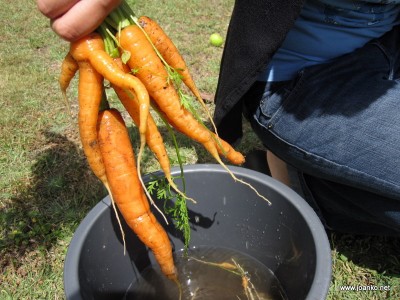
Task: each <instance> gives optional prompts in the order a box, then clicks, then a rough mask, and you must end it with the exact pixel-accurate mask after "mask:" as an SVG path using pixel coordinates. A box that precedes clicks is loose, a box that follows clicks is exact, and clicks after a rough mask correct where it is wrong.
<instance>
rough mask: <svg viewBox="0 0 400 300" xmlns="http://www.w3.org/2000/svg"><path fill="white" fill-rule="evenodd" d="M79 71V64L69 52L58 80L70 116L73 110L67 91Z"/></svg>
mask: <svg viewBox="0 0 400 300" xmlns="http://www.w3.org/2000/svg"><path fill="white" fill-rule="evenodd" d="M78 69H79V66H78V63H77V62H76V61H75V59H74V58H73V57H72V55H71V53H69V52H68V54H67V55H66V56H65V58H64V59H63V61H62V64H61V72H60V77H59V78H58V83H59V84H60V88H61V92H62V94H63V97H64V101H65V104H66V106H67V109H68V112H69V113H70V114H71V108H70V106H69V102H68V99H67V89H68V86H69V84H70V83H71V80H72V78H74V76H75V74H76V72H77V71H78Z"/></svg>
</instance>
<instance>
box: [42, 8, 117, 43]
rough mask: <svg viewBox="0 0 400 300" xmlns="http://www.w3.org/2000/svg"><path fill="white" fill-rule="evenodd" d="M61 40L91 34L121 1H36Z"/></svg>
mask: <svg viewBox="0 0 400 300" xmlns="http://www.w3.org/2000/svg"><path fill="white" fill-rule="evenodd" d="M36 3H37V6H38V9H39V11H40V12H41V13H42V14H43V15H45V16H46V17H48V18H49V19H50V21H51V28H52V29H53V30H54V32H55V33H57V34H58V35H59V36H60V37H61V38H63V39H64V40H67V41H70V42H72V41H76V40H78V39H80V38H82V37H84V36H85V35H87V34H89V33H91V32H93V31H94V30H95V29H96V28H97V27H98V26H99V25H100V24H101V23H102V22H103V20H104V19H105V18H106V17H107V15H108V14H109V13H110V12H111V11H112V10H113V9H114V8H115V7H117V6H118V5H119V4H120V3H121V0H96V1H92V0H57V1H54V0H36Z"/></svg>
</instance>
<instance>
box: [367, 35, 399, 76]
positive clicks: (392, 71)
mask: <svg viewBox="0 0 400 300" xmlns="http://www.w3.org/2000/svg"><path fill="white" fill-rule="evenodd" d="M371 45H374V46H376V47H378V48H379V49H380V50H381V51H382V52H383V54H384V55H385V57H386V59H387V61H388V63H389V74H388V78H387V79H388V80H393V79H394V61H393V59H392V56H391V55H390V53H389V52H388V51H387V49H386V48H385V46H383V45H382V44H381V43H380V42H379V41H374V42H371Z"/></svg>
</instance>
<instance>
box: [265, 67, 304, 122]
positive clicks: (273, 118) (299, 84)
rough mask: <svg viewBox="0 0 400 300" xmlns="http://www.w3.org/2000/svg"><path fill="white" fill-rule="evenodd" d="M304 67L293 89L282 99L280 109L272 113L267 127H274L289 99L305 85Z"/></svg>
mask: <svg viewBox="0 0 400 300" xmlns="http://www.w3.org/2000/svg"><path fill="white" fill-rule="evenodd" d="M304 72H305V71H304V69H303V70H301V71H300V72H299V75H298V78H297V81H296V84H295V85H294V87H293V89H292V90H291V91H290V93H289V95H288V97H287V98H286V99H284V100H283V101H282V104H281V105H280V107H279V108H278V110H277V111H276V112H275V113H274V114H272V115H271V118H270V120H269V122H268V127H267V129H272V128H273V127H274V124H275V123H276V119H277V118H278V116H279V115H280V113H281V111H282V110H283V109H284V108H286V107H287V105H288V103H289V100H291V99H292V98H293V97H294V96H295V95H297V93H298V90H299V89H300V88H302V87H303V83H304Z"/></svg>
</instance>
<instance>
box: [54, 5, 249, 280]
mask: <svg viewBox="0 0 400 300" xmlns="http://www.w3.org/2000/svg"><path fill="white" fill-rule="evenodd" d="M78 71H79V81H78V82H79V83H78V102H79V113H78V125H79V134H80V139H81V142H82V147H83V150H84V153H85V156H86V158H87V160H88V163H89V165H90V168H91V169H92V171H93V172H94V174H95V175H96V176H97V177H98V178H99V179H100V180H101V181H102V183H103V184H104V186H105V187H106V189H107V190H108V192H109V194H110V197H111V199H112V204H113V206H114V208H115V207H117V208H118V210H119V211H120V212H121V215H122V216H123V218H124V220H125V221H126V223H127V224H128V225H129V227H130V228H131V229H132V230H133V231H134V232H135V233H136V234H137V236H138V237H139V238H140V240H141V241H142V242H143V243H144V244H145V245H146V246H148V247H149V248H150V249H151V250H152V251H153V253H154V256H155V258H156V260H157V262H158V263H159V265H160V267H161V271H162V272H163V273H164V274H165V275H166V276H167V277H168V278H170V279H173V280H177V274H176V269H175V266H174V261H173V256H172V247H171V244H170V241H169V238H168V235H167V234H166V232H165V231H164V229H163V227H162V226H161V225H160V224H159V223H158V222H157V220H156V218H155V216H154V215H153V214H152V212H151V211H150V204H149V201H150V202H152V200H151V197H150V195H149V193H148V191H147V190H146V187H145V185H144V183H143V181H142V178H141V175H140V161H141V155H142V153H143V149H144V147H145V146H146V145H147V146H148V147H149V148H150V149H151V151H152V152H153V153H154V155H155V156H156V158H157V160H158V162H159V164H160V168H161V169H162V171H163V173H164V174H165V179H166V180H167V182H168V184H169V186H170V187H172V189H173V190H174V191H175V192H176V193H177V195H178V196H179V198H180V199H181V200H182V199H183V200H188V199H189V200H192V201H194V200H193V199H191V198H189V197H187V196H186V195H185V193H184V191H180V190H179V188H178V187H177V186H176V184H175V183H174V181H173V178H172V177H171V173H170V160H169V157H168V154H167V151H166V148H165V146H164V143H163V137H162V135H161V134H160V132H159V130H158V128H157V125H156V122H155V120H154V119H153V118H152V115H151V114H150V113H149V111H150V109H152V110H154V111H155V112H156V113H157V114H158V115H159V116H160V117H161V119H162V120H163V121H164V123H165V125H166V126H169V127H172V128H175V129H176V130H177V131H179V132H181V133H183V134H185V135H186V136H188V137H189V138H191V139H193V140H194V141H196V142H198V143H200V144H202V145H203V146H204V147H205V149H206V150H207V151H208V152H209V153H210V154H211V155H212V156H213V157H214V158H215V160H216V161H217V162H218V163H220V164H221V165H222V166H224V167H225V168H226V169H227V170H228V171H229V169H228V168H227V167H226V166H225V164H224V163H223V161H222V159H221V157H223V158H225V159H227V160H228V161H230V162H231V163H233V164H237V165H240V164H242V163H243V162H244V157H243V155H242V154H241V153H239V152H237V151H235V150H234V149H233V148H232V147H231V146H230V145H229V144H228V143H227V142H225V141H224V140H222V139H220V138H219V137H218V135H217V134H216V133H215V132H216V131H215V130H210V129H208V128H207V126H205V125H204V123H202V121H201V120H200V118H199V115H198V113H197V112H196V111H195V109H194V108H193V107H194V106H193V104H192V103H190V101H188V99H189V98H190V97H188V95H187V94H186V93H185V92H184V89H183V88H182V83H183V84H184V85H185V86H186V87H187V88H186V90H189V91H190V92H191V93H192V94H193V96H194V98H195V99H197V100H198V101H200V103H201V105H202V107H203V108H205V109H206V105H205V104H204V102H203V100H202V98H201V96H200V92H199V91H198V89H197V87H196V85H195V83H194V81H193V79H192V77H191V75H190V74H189V71H188V68H187V66H186V63H185V61H184V59H183V58H182V56H181V55H180V54H179V52H178V50H177V48H176V47H175V45H174V44H173V42H172V41H171V40H170V38H169V37H168V36H167V35H166V33H165V32H164V31H163V30H162V28H161V27H160V26H159V25H158V24H157V23H156V22H155V21H154V20H152V19H150V18H148V17H145V16H141V17H139V18H138V17H136V16H135V15H134V13H133V11H132V10H131V8H130V7H129V5H128V4H127V3H126V2H124V1H123V2H122V4H121V5H120V6H119V7H118V8H116V9H115V10H114V11H113V12H112V13H111V14H110V15H109V16H108V17H107V18H106V20H105V21H104V22H103V23H102V24H101V26H100V27H99V28H98V29H97V30H96V31H95V32H93V33H91V34H89V35H87V36H86V37H84V38H82V39H80V40H78V41H76V42H73V43H71V45H70V50H69V52H68V54H67V55H66V57H65V59H64V60H63V63H62V67H61V75H60V80H59V81H60V87H61V90H62V92H63V94H64V95H66V90H67V88H68V86H69V85H70V82H71V80H72V78H73V77H74V76H75V74H76V73H77V72H78ZM105 80H106V81H108V82H109V83H110V85H111V87H112V89H113V90H114V91H115V93H116V95H117V96H118V98H119V100H120V101H121V103H122V104H123V106H124V108H125V109H126V111H127V112H128V113H129V115H130V117H131V118H132V120H133V122H134V123H135V124H136V126H137V128H138V130H139V134H140V148H139V152H138V155H137V157H136V158H135V154H134V152H133V147H132V141H131V140H130V138H129V135H128V131H127V127H126V125H125V123H124V120H123V118H122V117H121V114H120V112H119V111H118V110H117V109H116V108H111V107H110V105H109V103H108V101H107V99H106V96H105ZM207 113H208V116H209V117H210V114H209V112H208V111H207ZM210 120H211V117H210ZM211 121H212V120H211ZM214 127H215V126H214ZM184 203H185V202H184ZM115 205H116V206H115ZM183 211H185V210H184V209H183ZM186 213H187V211H186ZM187 230H190V228H189V229H187ZM186 237H188V238H189V233H188V232H186Z"/></svg>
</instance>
